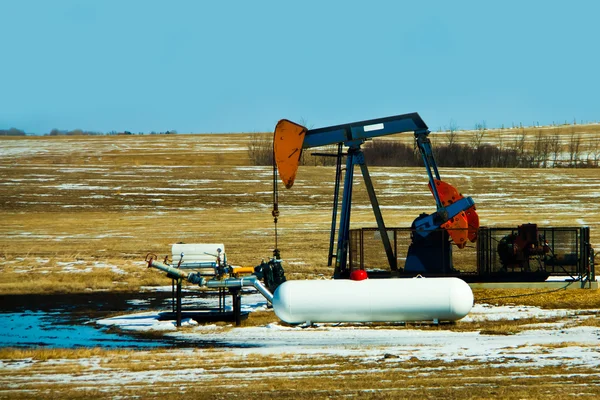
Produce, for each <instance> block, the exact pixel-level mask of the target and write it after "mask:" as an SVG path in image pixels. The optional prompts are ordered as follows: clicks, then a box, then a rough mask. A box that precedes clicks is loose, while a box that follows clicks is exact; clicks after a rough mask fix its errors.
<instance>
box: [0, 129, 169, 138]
mask: <svg viewBox="0 0 600 400" xmlns="http://www.w3.org/2000/svg"><path fill="white" fill-rule="evenodd" d="M176 133H177V131H176V130H175V129H173V130H170V131H165V132H155V131H152V132H150V133H149V134H150V135H171V134H176ZM26 135H28V134H27V133H25V131H23V130H21V129H17V128H10V129H0V136H26ZM103 135H136V134H135V133H133V132H130V131H122V132H117V131H110V132H98V131H84V130H82V129H73V130H66V129H65V130H61V129H52V130H51V131H50V132H48V133H46V134H44V136H103ZM137 135H147V133H144V132H138V133H137Z"/></svg>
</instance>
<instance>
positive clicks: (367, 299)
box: [273, 278, 473, 324]
mask: <svg viewBox="0 0 600 400" xmlns="http://www.w3.org/2000/svg"><path fill="white" fill-rule="evenodd" d="M472 307H473V292H472V291H471V288H470V287H469V285H467V284H466V283H465V282H464V281H463V280H461V279H458V278H406V279H365V280H362V281H353V280H341V279H340V280H321V281H320V280H298V281H286V282H284V283H283V284H281V285H280V286H279V287H278V288H277V290H276V291H275V293H274V296H273V309H274V310H275V314H276V315H277V316H278V317H279V318H280V319H281V320H282V321H284V322H287V323H289V324H298V323H304V322H400V321H456V320H458V319H461V318H463V317H464V316H465V315H467V314H468V313H469V311H471V308H472Z"/></svg>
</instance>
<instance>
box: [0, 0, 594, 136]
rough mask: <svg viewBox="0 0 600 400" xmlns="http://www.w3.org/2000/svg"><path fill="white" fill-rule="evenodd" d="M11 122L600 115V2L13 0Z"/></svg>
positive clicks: (436, 123)
mask: <svg viewBox="0 0 600 400" xmlns="http://www.w3.org/2000/svg"><path fill="white" fill-rule="evenodd" d="M0 18H1V21H2V22H1V23H0V44H1V45H0V51H1V61H0V129H6V128H10V127H17V128H20V129H23V130H25V131H26V132H29V133H37V134H43V133H47V132H49V131H50V130H51V129H52V128H58V129H76V128H81V129H84V130H96V131H103V132H106V131H111V130H116V131H123V130H129V131H132V132H136V133H137V132H149V131H164V130H171V129H175V130H177V131H178V132H180V133H184V132H255V131H270V130H272V129H273V127H274V125H275V123H276V122H277V121H278V120H279V119H281V118H288V119H291V120H295V121H300V120H302V121H304V122H305V123H306V124H307V125H308V126H309V127H313V128H316V127H322V126H328V125H333V124H339V123H346V122H353V121H358V120H362V119H370V118H379V117H385V116H389V115H395V114H403V113H407V112H414V111H416V112H419V113H420V114H421V116H422V117H423V119H424V120H425V122H426V123H427V124H428V125H429V127H430V129H432V130H437V129H438V128H440V127H442V128H443V127H445V126H449V125H450V123H451V122H453V123H454V124H456V125H458V126H459V127H460V128H472V127H473V126H474V125H475V123H477V122H482V121H485V122H486V124H487V126H488V127H499V126H501V125H502V124H504V125H505V126H510V125H512V124H513V123H515V124H519V123H523V124H524V125H531V124H533V123H538V122H539V123H540V124H544V125H545V124H551V123H552V122H553V121H554V122H561V123H562V122H565V121H569V122H572V121H573V119H577V121H578V122H579V121H582V120H583V121H590V122H591V121H598V120H600V22H599V21H600V20H599V18H600V1H595V0H589V1H585V0H573V1H552V0H546V1H534V0H531V1H527V0H518V1H512V0H503V1H459V0H457V1H377V0H371V1H350V0H346V1H325V0H321V1H310V0H304V1H260V0H256V1H241V0H240V1H208V0H207V1H201V0H197V1H162V0H161V1H152V0H139V1H138V0H88V1H84V0H80V1H75V0H71V1H68V0H52V1H49V0H38V1H35V0H19V1H17V0H0Z"/></svg>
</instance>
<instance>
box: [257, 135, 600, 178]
mask: <svg viewBox="0 0 600 400" xmlns="http://www.w3.org/2000/svg"><path fill="white" fill-rule="evenodd" d="M560 129H561V128H560V127H555V128H553V129H552V130H550V131H548V132H549V133H546V132H545V131H543V130H541V129H538V130H537V131H535V129H534V131H533V132H532V130H531V129H529V130H525V128H519V129H518V130H517V132H516V134H512V132H511V135H510V136H509V137H510V141H507V142H505V141H503V139H502V137H501V136H500V137H499V140H498V139H496V143H494V144H492V143H484V139H485V135H486V133H487V128H486V127H485V124H477V125H476V126H475V130H473V131H470V134H471V136H470V137H469V138H468V140H466V141H467V144H465V143H458V135H457V129H456V127H455V126H454V127H451V128H450V129H448V130H447V131H445V132H442V136H441V138H442V139H441V140H440V139H437V141H438V143H434V144H433V146H432V147H433V152H434V156H435V159H436V162H437V164H438V165H439V166H440V167H459V168H460V167H468V168H597V167H600V137H598V136H596V137H593V138H591V139H588V140H587V141H586V142H585V144H584V142H583V140H582V137H581V135H580V134H578V133H575V131H574V130H571V133H569V134H567V135H562V137H563V140H562V141H561V135H560V133H564V132H561V131H560ZM567 132H568V131H567ZM438 137H440V136H438ZM497 137H498V136H497ZM564 138H566V139H564ZM462 140H463V141H465V139H464V134H463V135H462ZM440 141H443V142H442V143H439V142H440ZM362 149H363V152H364V155H365V159H366V161H367V164H368V165H370V166H394V167H416V166H422V165H423V160H422V158H421V155H420V153H419V151H418V149H417V148H416V147H415V145H414V144H412V145H411V144H408V143H406V142H402V141H396V140H383V139H375V140H371V141H368V142H367V143H365V144H364V146H363V147H362ZM321 152H329V153H332V154H335V152H336V146H335V145H334V146H331V147H330V148H329V149H325V150H324V151H323V150H322V151H321ZM248 156H249V158H250V160H251V162H252V163H253V164H254V165H272V162H273V143H272V136H271V135H264V134H257V135H255V136H254V137H253V138H252V139H251V141H250V143H249V145H248ZM300 164H301V165H333V164H335V157H322V156H316V157H310V152H306V151H305V152H303V154H302V157H301V159H300Z"/></svg>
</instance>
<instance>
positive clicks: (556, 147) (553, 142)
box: [549, 128, 562, 167]
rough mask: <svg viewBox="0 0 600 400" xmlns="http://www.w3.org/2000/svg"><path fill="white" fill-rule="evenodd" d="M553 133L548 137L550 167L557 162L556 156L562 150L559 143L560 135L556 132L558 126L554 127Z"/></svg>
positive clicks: (558, 129)
mask: <svg viewBox="0 0 600 400" xmlns="http://www.w3.org/2000/svg"><path fill="white" fill-rule="evenodd" d="M554 131H555V132H556V133H554V134H553V135H552V136H551V137H550V149H549V150H550V154H551V155H552V167H556V163H557V162H558V158H559V157H560V153H561V152H562V144H561V143H560V136H559V135H558V132H559V131H560V128H556V129H555V130H554Z"/></svg>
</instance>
